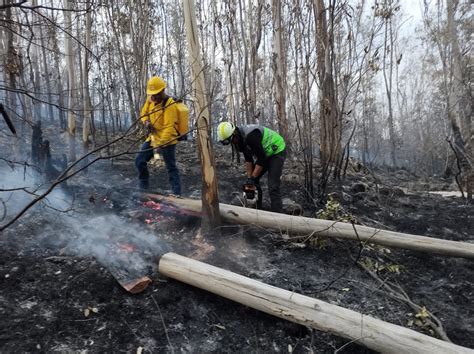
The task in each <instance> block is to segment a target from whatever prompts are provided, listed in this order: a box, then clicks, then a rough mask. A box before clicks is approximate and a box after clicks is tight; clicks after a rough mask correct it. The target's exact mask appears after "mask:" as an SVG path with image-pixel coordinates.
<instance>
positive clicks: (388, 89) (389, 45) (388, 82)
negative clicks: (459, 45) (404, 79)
mask: <svg viewBox="0 0 474 354" xmlns="http://www.w3.org/2000/svg"><path fill="white" fill-rule="evenodd" d="M385 6H386V9H385V11H386V12H385V13H386V14H387V15H386V18H385V17H384V21H385V39H384V43H385V44H384V51H383V79H384V83H385V93H386V95H387V101H388V132H389V140H390V160H391V163H392V166H393V167H396V166H397V158H396V154H395V151H396V137H395V126H394V121H393V103H392V86H393V46H394V40H393V27H392V16H394V12H393V11H394V10H393V9H392V7H393V6H392V0H388V2H387V3H385ZM387 56H389V57H390V60H389V63H390V64H389V67H388V77H387Z"/></svg>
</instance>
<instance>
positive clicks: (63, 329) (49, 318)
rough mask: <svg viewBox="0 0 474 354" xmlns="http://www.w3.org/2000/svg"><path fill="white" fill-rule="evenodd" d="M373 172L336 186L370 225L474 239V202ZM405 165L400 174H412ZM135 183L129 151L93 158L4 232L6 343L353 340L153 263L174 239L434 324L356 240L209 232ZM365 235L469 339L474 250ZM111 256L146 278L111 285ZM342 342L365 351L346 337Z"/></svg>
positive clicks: (21, 346)
mask: <svg viewBox="0 0 474 354" xmlns="http://www.w3.org/2000/svg"><path fill="white" fill-rule="evenodd" d="M179 150H180V153H178V166H179V168H180V169H181V171H182V176H183V182H184V183H183V184H184V187H185V194H186V195H187V196H194V197H197V198H199V190H200V187H201V182H200V177H199V164H198V160H197V157H196V156H194V155H195V152H194V150H193V148H192V147H191V146H190V145H189V144H188V143H183V144H180V145H179ZM227 153H228V152H225V151H221V150H219V149H218V150H217V151H216V155H217V158H218V159H217V161H218V172H219V183H220V191H221V195H220V197H221V201H223V202H230V201H231V200H232V199H233V198H234V197H235V193H238V191H239V186H240V183H241V182H242V181H243V180H244V178H243V173H242V171H241V169H240V168H236V167H235V166H232V165H231V164H230V163H229V162H226V161H225V160H224V159H220V157H221V156H223V155H224V154H227ZM286 168H287V172H288V173H287V175H288V176H289V175H290V174H291V173H294V171H295V170H297V168H298V167H297V164H296V163H295V164H294V166H293V163H292V162H291V161H289V162H288V163H287V167H286ZM104 176H107V178H104ZM377 176H378V178H379V179H383V181H378V182H380V183H378V182H377V181H375V180H374V179H373V178H372V177H371V176H370V175H363V176H360V175H357V174H353V175H352V176H350V177H349V178H348V180H347V182H346V183H347V186H348V187H347V188H345V187H344V186H343V188H338V189H336V188H335V186H333V187H334V193H333V194H332V196H333V198H334V200H335V201H337V202H338V203H339V205H340V208H341V209H340V211H341V212H345V213H347V214H350V215H352V216H353V217H355V218H356V219H357V220H358V222H362V223H364V224H366V225H369V226H374V227H383V228H387V229H392V230H396V231H401V232H409V233H413V234H429V235H431V236H434V237H439V238H448V239H453V240H460V241H461V240H462V241H467V242H472V241H473V235H472V234H473V232H472V230H473V228H472V217H473V215H474V212H473V207H472V206H470V205H466V204H464V203H463V202H462V201H461V200H460V199H454V198H443V197H441V196H434V195H428V194H426V193H422V188H420V187H419V186H409V187H410V188H409V189H410V190H411V192H410V193H405V192H403V191H402V192H403V193H401V192H400V190H398V189H396V188H395V187H394V186H400V187H406V185H400V181H402V182H404V181H403V178H400V176H396V177H397V178H395V176H392V175H391V174H390V173H384V172H383V171H379V172H378V174H377ZM405 177H406V183H409V181H410V180H415V177H414V176H405ZM361 180H362V182H363V183H364V184H365V185H366V186H367V188H366V187H364V188H363V189H361V188H354V189H353V191H351V190H350V186H351V184H352V185H353V184H354V183H358V182H361ZM153 183H154V184H153V185H152V190H153V191H156V192H158V193H165V194H166V188H167V187H166V186H167V180H166V174H165V173H163V171H154V173H153ZM382 183H383V185H382ZM134 184H135V171H134V168H133V161H132V160H128V161H126V160H124V161H118V162H116V163H115V164H114V165H113V166H111V165H110V163H100V164H97V165H96V166H94V167H93V168H91V169H90V170H89V171H88V174H87V175H81V176H80V177H78V178H77V179H75V180H71V181H70V183H69V189H68V192H67V193H68V195H74V208H73V209H74V210H73V211H72V212H69V213H67V214H65V215H64V214H62V213H57V212H55V211H54V210H51V209H47V208H43V209H40V210H36V211H34V212H31V213H28V214H27V215H26V216H25V217H23V218H22V219H21V220H20V221H19V222H18V223H17V224H15V226H13V227H12V228H9V229H7V230H6V231H5V232H4V233H3V235H2V238H1V239H0V243H1V247H2V250H3V254H2V257H0V316H1V318H2V321H0V348H1V349H2V351H6V352H9V351H57V350H60V351H63V350H64V351H76V350H88V351H91V352H96V351H114V352H121V351H123V352H139V351H143V352H175V351H180V352H212V351H214V352H244V351H245V352H288V351H291V352H296V353H303V352H309V351H313V352H318V353H329V352H331V353H332V352H334V351H335V350H337V349H338V348H341V347H342V346H343V345H344V344H346V343H348V342H349V340H347V339H343V338H340V337H336V336H334V335H331V334H328V333H324V332H320V331H316V330H311V329H308V328H306V327H303V326H300V325H296V324H293V323H290V322H287V321H284V320H281V319H278V318H275V317H272V316H270V315H266V314H263V313H260V312H258V311H256V310H253V309H251V308H248V307H246V306H242V305H239V304H236V303H233V302H231V301H229V300H226V299H223V298H220V297H218V296H216V295H213V294H210V293H207V292H205V291H203V290H200V289H196V288H193V287H191V286H188V285H185V284H182V283H179V282H177V281H174V280H171V279H166V278H164V277H162V276H160V275H159V274H158V272H157V264H158V261H159V257H160V256H161V255H162V254H163V253H166V252H168V251H170V250H172V251H173V252H176V253H179V254H182V255H185V256H189V257H192V258H195V259H198V260H201V261H204V262H206V263H209V264H212V265H215V266H218V267H221V268H224V269H228V270H231V271H233V272H236V273H238V274H242V275H244V276H248V277H250V278H253V279H257V280H261V281H263V282H265V283H268V284H270V285H274V286H277V287H280V288H283V289H287V290H290V291H295V292H298V293H301V294H304V295H308V296H312V297H316V298H319V299H321V300H324V301H327V302H329V303H333V304H337V305H339V306H342V307H345V308H349V309H353V310H355V311H358V312H361V313H363V314H367V315H371V316H374V317H377V318H380V319H382V320H385V321H388V322H391V323H395V324H399V325H402V326H408V327H410V328H412V329H414V330H417V331H420V332H422V333H425V334H428V335H433V332H432V330H431V329H430V327H429V326H428V325H427V324H426V321H425V319H424V318H423V316H422V315H420V314H419V313H415V312H414V311H413V309H411V308H410V307H409V306H407V305H406V304H405V303H401V302H399V301H397V300H395V299H393V298H391V297H389V296H387V295H385V294H384V293H383V292H382V291H381V290H380V288H379V285H378V284H377V283H376V282H375V281H374V280H373V279H372V278H371V277H370V276H369V275H368V274H367V273H366V272H365V271H364V270H363V269H362V268H361V267H360V266H358V265H356V264H354V259H357V257H358V256H359V251H360V250H359V248H358V245H357V244H356V243H350V242H347V241H334V240H318V241H315V242H313V243H312V244H302V245H298V244H297V243H296V242H295V243H293V242H291V240H288V237H287V236H286V235H284V234H275V233H272V232H270V231H267V230H263V229H260V228H255V227H248V226H230V225H229V226H224V227H222V228H220V229H219V230H216V231H215V232H213V233H211V234H207V235H204V234H202V233H201V232H200V229H199V223H200V222H199V217H198V216H197V215H190V214H185V213H184V214H183V213H182V212H181V211H179V210H176V209H173V208H172V207H170V206H167V205H164V204H159V203H158V204H157V203H156V202H154V201H150V200H146V198H143V197H142V196H141V195H140V194H137V193H136V191H135V190H134ZM425 184H426V183H425ZM382 187H383V188H382ZM299 190H301V187H300V186H299V185H298V184H297V182H296V181H293V180H291V181H290V180H284V181H283V195H284V196H289V197H290V198H291V199H293V200H294V201H296V202H298V203H300V204H301V205H303V207H304V210H305V215H307V216H314V215H315V212H316V210H315V209H314V207H313V206H312V205H311V204H306V202H305V199H304V195H303V194H302V193H300V192H299ZM381 190H385V192H383V193H381ZM387 192H388V194H384V193H387ZM440 214H441V217H440V216H439V215H440ZM295 244H296V245H295ZM367 246H368V247H366V248H365V249H364V250H363V251H362V252H361V254H360V257H359V259H358V260H359V261H360V262H363V264H364V265H366V266H368V267H371V269H372V270H373V271H375V272H376V273H377V274H379V275H380V277H382V278H384V279H387V280H388V281H391V282H395V283H397V284H401V285H402V286H403V289H404V291H405V292H406V293H407V294H409V295H410V298H411V300H412V301H413V302H415V303H417V304H419V305H420V306H424V307H425V308H426V309H428V310H429V311H431V312H432V313H433V314H435V315H436V316H437V317H438V318H440V320H441V321H442V323H443V325H444V329H445V330H446V333H447V334H448V336H449V337H450V338H451V340H452V341H453V342H454V343H456V344H459V345H463V346H466V347H473V346H474V340H473V339H472V338H474V329H473V328H474V326H473V325H474V324H473V318H474V310H473V306H472V301H471V299H472V292H473V286H472V274H473V273H472V271H473V268H474V267H473V264H472V262H471V261H468V260H464V259H454V258H443V257H439V256H434V255H430V254H423V253H419V252H413V251H404V250H390V249H387V248H383V247H378V246H376V245H367ZM114 269H115V270H116V271H117V272H118V273H119V274H121V273H120V272H125V273H126V274H125V275H124V274H121V275H123V276H124V277H132V278H133V277H139V276H148V277H149V278H150V279H151V280H152V282H151V283H150V284H149V285H148V287H147V288H146V289H145V291H143V292H141V293H139V294H135V295H130V294H129V293H127V292H126V291H125V290H124V289H123V288H122V287H120V286H119V284H118V282H117V279H116V278H120V276H119V275H117V274H113V272H114ZM114 276H115V277H114ZM417 315H418V316H417ZM342 352H348V353H349V352H350V353H369V352H371V351H370V350H369V349H366V348H364V347H362V346H359V345H357V343H356V342H354V343H351V344H349V345H347V346H346V347H344V349H343V350H342Z"/></svg>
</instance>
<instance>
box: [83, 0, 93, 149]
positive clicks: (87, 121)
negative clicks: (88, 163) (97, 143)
mask: <svg viewBox="0 0 474 354" xmlns="http://www.w3.org/2000/svg"><path fill="white" fill-rule="evenodd" d="M85 5H86V7H88V6H89V2H88V1H86V4H85ZM91 31H92V18H91V11H90V10H88V11H87V14H86V42H85V44H86V50H84V58H83V60H84V61H83V64H82V72H83V78H84V82H83V83H82V87H83V97H84V102H83V103H84V114H83V117H84V121H83V123H82V144H83V149H84V150H83V153H84V154H87V153H88V151H89V135H90V131H91V111H92V107H91V97H90V92H89V48H91V45H92V39H91Z"/></svg>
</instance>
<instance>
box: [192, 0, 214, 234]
mask: <svg viewBox="0 0 474 354" xmlns="http://www.w3.org/2000/svg"><path fill="white" fill-rule="evenodd" d="M183 9H184V21H185V24H186V37H187V40H188V48H189V59H190V61H191V71H192V80H191V82H192V85H193V91H194V95H193V96H194V97H195V98H196V104H195V112H197V115H198V118H197V128H198V131H197V138H198V147H199V157H200V160H201V170H202V197H201V198H202V206H203V211H204V217H203V228H204V229H205V230H209V229H210V228H211V227H215V226H218V225H220V213H219V197H218V193H217V174H216V168H215V161H214V151H213V148H212V140H211V135H210V126H211V117H210V115H209V107H208V105H207V100H206V87H205V80H204V70H203V69H204V68H203V65H202V58H201V50H200V46H199V37H198V27H197V23H196V22H197V21H196V12H195V7H194V0H183Z"/></svg>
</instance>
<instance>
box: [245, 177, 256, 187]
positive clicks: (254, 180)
mask: <svg viewBox="0 0 474 354" xmlns="http://www.w3.org/2000/svg"><path fill="white" fill-rule="evenodd" d="M245 184H250V185H252V186H258V179H257V178H255V177H249V178H247V182H245Z"/></svg>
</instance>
